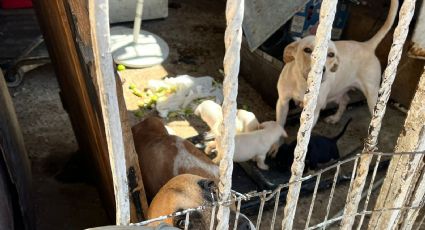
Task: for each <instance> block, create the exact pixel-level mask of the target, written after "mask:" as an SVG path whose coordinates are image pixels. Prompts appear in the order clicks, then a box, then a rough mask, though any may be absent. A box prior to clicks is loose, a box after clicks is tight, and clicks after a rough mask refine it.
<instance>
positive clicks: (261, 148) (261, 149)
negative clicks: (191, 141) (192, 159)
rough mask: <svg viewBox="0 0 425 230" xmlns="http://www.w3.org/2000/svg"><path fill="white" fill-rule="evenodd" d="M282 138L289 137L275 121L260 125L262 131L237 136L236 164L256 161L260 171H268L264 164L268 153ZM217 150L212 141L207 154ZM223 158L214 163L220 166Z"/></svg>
mask: <svg viewBox="0 0 425 230" xmlns="http://www.w3.org/2000/svg"><path fill="white" fill-rule="evenodd" d="M281 137H287V134H286V132H285V130H284V129H283V128H282V126H280V125H279V124H278V123H277V122H275V121H266V122H263V123H261V124H260V129H259V130H255V131H252V132H247V133H239V134H236V136H235V153H234V155H233V161H234V162H244V161H249V160H251V159H252V160H254V161H256V162H257V166H258V168H260V169H263V170H268V169H269V166H268V165H267V164H266V163H265V162H264V160H265V159H266V156H267V152H268V151H269V150H270V148H271V147H272V145H273V144H275V143H276V142H277V141H278V140H279V139H280V138H281ZM215 148H216V142H215V141H211V142H209V143H208V144H207V146H206V148H205V153H207V154H211V152H212V150H213V149H215ZM222 158H223V156H220V155H217V157H216V158H214V159H213V162H214V163H216V164H218V163H220V160H221V159H222Z"/></svg>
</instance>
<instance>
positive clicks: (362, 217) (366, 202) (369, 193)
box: [357, 155, 383, 230]
mask: <svg viewBox="0 0 425 230" xmlns="http://www.w3.org/2000/svg"><path fill="white" fill-rule="evenodd" d="M381 157H382V155H378V157H377V158H376V163H375V168H374V169H373V173H372V177H371V178H370V183H369V189H368V190H367V195H366V200H365V202H364V204H363V211H366V210H367V206H368V204H369V200H370V195H371V194H372V190H373V189H374V185H375V184H374V183H375V178H376V173H377V172H378V167H379V163H380V162H381ZM382 182H383V179H382ZM382 182H380V183H381V184H382ZM362 196H363V194H362ZM360 199H362V198H360ZM364 217H365V215H361V216H360V221H359V224H358V226H357V230H360V229H361V227H362V225H363V221H364Z"/></svg>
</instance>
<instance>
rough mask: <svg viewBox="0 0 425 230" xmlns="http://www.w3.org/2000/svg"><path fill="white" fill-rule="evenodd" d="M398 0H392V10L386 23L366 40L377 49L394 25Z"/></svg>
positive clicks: (371, 46)
mask: <svg viewBox="0 0 425 230" xmlns="http://www.w3.org/2000/svg"><path fill="white" fill-rule="evenodd" d="M398 1H399V0H391V6H390V10H389V11H388V15H387V19H386V20H385V23H384V25H383V26H382V27H381V28H380V29H379V30H378V32H376V34H375V35H374V36H373V37H372V38H371V39H369V40H368V41H366V43H367V44H368V45H369V46H370V48H371V49H374V50H375V49H376V47H377V46H378V45H379V43H380V42H381V41H382V39H384V37H385V35H386V34H387V33H388V31H389V30H390V29H391V27H392V26H393V23H394V20H395V17H396V16H397V10H398V4H399V3H398Z"/></svg>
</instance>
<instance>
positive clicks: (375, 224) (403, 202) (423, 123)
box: [369, 72, 425, 229]
mask: <svg viewBox="0 0 425 230" xmlns="http://www.w3.org/2000/svg"><path fill="white" fill-rule="evenodd" d="M394 151H395V152H418V151H425V72H424V73H423V74H422V76H421V78H420V80H419V85H418V88H417V90H416V93H415V96H414V97H413V100H412V103H411V106H410V109H409V112H408V113H407V117H406V121H405V123H404V128H403V130H402V131H401V133H400V136H399V138H398V140H397V145H396V147H395V149H394ZM423 157H424V155H423V154H414V155H396V156H393V158H392V159H391V163H390V166H389V168H388V172H387V175H386V176H385V180H384V184H383V185H382V188H381V191H380V193H379V196H378V200H377V202H376V205H375V208H374V209H375V210H376V209H384V208H400V207H405V206H411V205H416V206H418V205H419V203H420V202H421V201H422V199H423V196H424V194H425V188H424V186H423V181H419V183H418V179H419V178H420V176H421V175H422V174H423V173H424V172H425V171H424V162H423ZM422 180H424V179H423V178H422ZM417 185H419V186H417ZM412 194H414V196H412ZM410 198H411V199H412V201H409V200H410ZM413 211H414V210H411V211H409V221H408V222H409V223H405V224H408V225H411V226H412V224H413V222H414V220H415V219H416V218H413V215H414V213H413ZM402 213H403V212H402V211H401V210H391V211H385V212H376V213H373V215H372V218H371V220H370V222H369V229H389V228H393V227H394V226H396V225H397V224H398V222H399V221H401V220H402V217H403V215H402ZM416 215H417V214H416ZM412 221H413V222H412ZM403 229H404V228H403Z"/></svg>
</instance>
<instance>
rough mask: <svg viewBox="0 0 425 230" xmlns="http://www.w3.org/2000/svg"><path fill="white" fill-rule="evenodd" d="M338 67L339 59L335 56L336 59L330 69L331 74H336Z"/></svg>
mask: <svg viewBox="0 0 425 230" xmlns="http://www.w3.org/2000/svg"><path fill="white" fill-rule="evenodd" d="M338 66H339V57H338V56H336V57H335V61H334V63H333V64H332V67H331V69H330V71H331V72H332V73H334V72H336V71H337V70H338Z"/></svg>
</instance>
